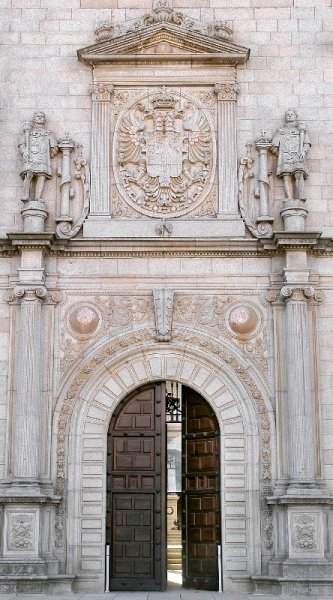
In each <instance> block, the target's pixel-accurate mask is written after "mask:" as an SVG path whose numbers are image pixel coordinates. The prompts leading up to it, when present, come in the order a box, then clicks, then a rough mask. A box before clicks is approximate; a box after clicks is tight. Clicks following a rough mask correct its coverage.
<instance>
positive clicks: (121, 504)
mask: <svg viewBox="0 0 333 600" xmlns="http://www.w3.org/2000/svg"><path fill="white" fill-rule="evenodd" d="M165 433H166V431H165V384H164V383H157V384H154V385H148V386H145V387H143V388H140V390H136V392H134V393H133V394H131V395H130V397H128V398H127V399H125V400H124V401H123V402H122V403H121V405H120V406H119V407H118V409H117V410H116V411H115V413H114V415H113V417H112V419H111V423H110V428H109V434H108V477H107V486H108V493H107V496H108V501H107V543H108V544H110V589H111V590H131V591H135V590H163V589H165V586H166V544H165V517H166V490H165V479H166V477H165Z"/></svg>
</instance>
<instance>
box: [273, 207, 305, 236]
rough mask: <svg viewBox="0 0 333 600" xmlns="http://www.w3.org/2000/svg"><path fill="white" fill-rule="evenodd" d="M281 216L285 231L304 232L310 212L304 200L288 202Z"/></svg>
mask: <svg viewBox="0 0 333 600" xmlns="http://www.w3.org/2000/svg"><path fill="white" fill-rule="evenodd" d="M280 215H281V217H282V219H283V222H284V228H285V231H304V229H305V219H306V217H307V216H308V210H307V208H306V204H305V202H304V201H303V200H286V201H285V202H284V204H283V208H282V210H281V212H280Z"/></svg>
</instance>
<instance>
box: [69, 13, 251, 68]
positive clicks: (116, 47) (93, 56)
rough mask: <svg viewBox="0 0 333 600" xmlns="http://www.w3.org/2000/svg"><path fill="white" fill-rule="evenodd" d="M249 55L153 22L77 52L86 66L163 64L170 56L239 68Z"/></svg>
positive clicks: (221, 42) (171, 25)
mask: <svg viewBox="0 0 333 600" xmlns="http://www.w3.org/2000/svg"><path fill="white" fill-rule="evenodd" d="M248 56H249V50H248V48H245V47H243V46H239V45H238V44H235V43H233V42H231V41H230V40H227V39H220V38H217V37H214V36H211V35H207V34H206V33H202V32H199V31H192V30H191V29H186V28H184V27H180V26H178V25H176V24H174V23H153V24H151V25H148V26H146V27H144V28H142V29H139V30H138V31H127V32H126V33H124V34H122V35H116V36H110V37H109V38H107V39H105V40H102V41H100V42H97V43H96V44H93V45H92V46H88V47H86V48H83V49H81V50H78V58H79V60H80V61H82V62H84V63H86V64H97V63H99V64H100V63H110V62H111V63H117V62H123V61H125V62H132V63H133V62H137V61H139V60H142V58H146V59H147V58H148V57H149V59H150V60H152V61H153V62H155V61H156V62H157V61H158V62H159V63H163V62H164V61H168V60H170V57H172V59H173V60H182V59H184V60H186V59H189V58H191V57H195V58H196V59H200V60H201V61H204V62H213V63H218V64H232V65H236V64H243V63H245V62H246V60H247V58H248Z"/></svg>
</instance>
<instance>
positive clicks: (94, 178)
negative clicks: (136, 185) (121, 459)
mask: <svg viewBox="0 0 333 600" xmlns="http://www.w3.org/2000/svg"><path fill="white" fill-rule="evenodd" d="M91 92H92V103H93V104H92V137H91V198H90V216H99V215H109V214H110V131H111V110H110V102H111V97H112V92H113V87H112V85H106V84H102V83H96V84H93V85H92V86H91Z"/></svg>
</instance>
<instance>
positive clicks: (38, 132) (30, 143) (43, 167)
mask: <svg viewBox="0 0 333 600" xmlns="http://www.w3.org/2000/svg"><path fill="white" fill-rule="evenodd" d="M45 120H46V119H45V113H44V112H42V111H36V112H35V113H34V114H33V117H32V122H30V123H25V124H24V125H23V131H24V135H23V136H22V137H21V139H20V143H19V149H20V151H21V154H22V156H23V165H22V169H21V172H20V174H21V176H22V178H23V180H24V187H23V196H22V198H21V200H22V202H28V201H29V200H35V201H38V202H43V200H42V194H43V191H44V185H45V180H46V179H50V178H51V176H52V171H51V158H53V157H54V156H56V154H57V153H58V145H57V140H56V138H55V136H54V135H53V133H51V132H50V131H48V130H47V129H46V128H45ZM33 181H34V183H35V191H34V197H31V195H32V183H33Z"/></svg>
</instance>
